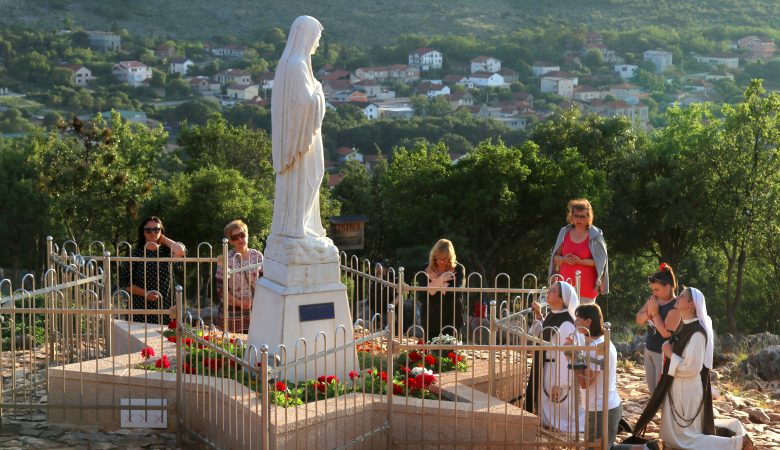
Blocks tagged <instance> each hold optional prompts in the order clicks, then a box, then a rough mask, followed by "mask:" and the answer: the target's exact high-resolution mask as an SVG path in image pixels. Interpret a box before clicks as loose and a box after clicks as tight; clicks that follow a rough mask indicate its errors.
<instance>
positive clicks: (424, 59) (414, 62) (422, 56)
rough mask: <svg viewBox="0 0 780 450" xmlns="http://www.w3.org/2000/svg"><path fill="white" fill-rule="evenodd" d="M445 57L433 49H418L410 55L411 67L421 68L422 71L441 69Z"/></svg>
mask: <svg viewBox="0 0 780 450" xmlns="http://www.w3.org/2000/svg"><path fill="white" fill-rule="evenodd" d="M443 62H444V55H442V53H441V52H440V51H438V50H436V49H433V48H425V47H423V48H418V49H417V50H414V51H413V52H410V53H409V65H410V66H415V67H417V68H419V69H420V70H421V71H423V72H424V71H427V70H431V69H441V66H442V63H443Z"/></svg>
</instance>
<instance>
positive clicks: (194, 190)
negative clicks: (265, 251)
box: [128, 165, 272, 249]
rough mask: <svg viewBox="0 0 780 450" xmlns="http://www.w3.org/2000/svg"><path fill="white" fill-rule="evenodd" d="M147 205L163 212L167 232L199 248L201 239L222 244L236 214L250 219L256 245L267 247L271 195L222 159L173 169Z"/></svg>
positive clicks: (252, 243)
mask: <svg viewBox="0 0 780 450" xmlns="http://www.w3.org/2000/svg"><path fill="white" fill-rule="evenodd" d="M144 211H145V212H146V213H148V214H154V215H158V216H160V217H161V218H162V219H163V220H164V221H165V226H166V233H167V234H169V235H170V236H172V237H174V238H175V239H176V240H178V241H182V242H184V243H185V244H186V245H187V246H188V247H189V248H193V249H194V248H196V246H197V245H198V244H199V243H200V242H210V243H211V244H212V245H217V244H220V243H221V242H222V237H223V235H222V230H223V227H224V226H225V224H226V223H228V222H230V221H231V220H234V219H238V218H241V219H243V220H244V222H246V223H247V225H249V230H250V232H251V233H250V235H249V236H250V242H249V244H250V246H251V247H253V248H262V247H263V245H261V242H262V240H263V239H264V238H265V236H266V235H267V234H268V232H269V231H270V228H271V212H272V209H271V201H270V200H269V198H268V197H266V196H265V195H264V194H263V189H261V188H260V187H258V183H257V182H256V181H253V180H250V179H247V178H245V177H244V176H242V175H241V173H240V172H239V171H237V170H236V169H227V168H222V167H218V166H216V165H209V166H206V167H201V168H199V169H197V170H195V171H193V172H187V173H177V174H175V175H173V177H171V179H170V180H168V182H167V183H165V184H160V185H158V186H157V189H156V190H155V192H154V194H153V196H152V198H151V199H150V200H149V201H148V202H146V204H145V205H144ZM131 229H132V228H128V230H131Z"/></svg>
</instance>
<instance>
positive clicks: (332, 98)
mask: <svg viewBox="0 0 780 450" xmlns="http://www.w3.org/2000/svg"><path fill="white" fill-rule="evenodd" d="M327 98H328V101H329V102H331V103H333V104H338V103H346V102H365V103H368V96H367V95H366V93H365V92H363V91H359V90H357V89H345V90H342V91H333V92H331V93H329V94H327Z"/></svg>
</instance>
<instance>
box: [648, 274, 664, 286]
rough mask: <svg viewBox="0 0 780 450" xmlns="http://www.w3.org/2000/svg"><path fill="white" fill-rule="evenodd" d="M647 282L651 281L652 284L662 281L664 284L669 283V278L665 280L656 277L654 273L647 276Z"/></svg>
mask: <svg viewBox="0 0 780 450" xmlns="http://www.w3.org/2000/svg"><path fill="white" fill-rule="evenodd" d="M647 282H648V283H650V284H652V283H661V284H663V285H666V284H669V281H668V280H663V279H661V278H656V277H654V276H652V275H651V276H649V277H647Z"/></svg>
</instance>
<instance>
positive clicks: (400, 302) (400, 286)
mask: <svg viewBox="0 0 780 450" xmlns="http://www.w3.org/2000/svg"><path fill="white" fill-rule="evenodd" d="M397 290H398V292H397V293H396V295H397V296H398V332H397V333H396V336H404V331H405V330H404V300H406V298H405V293H404V268H403V267H399V268H398V288H397ZM414 308H415V305H414V303H412V321H414V317H415V311H414ZM388 323H390V322H389V320H388ZM415 325H416V324H415Z"/></svg>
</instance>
